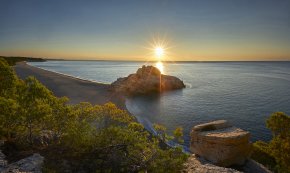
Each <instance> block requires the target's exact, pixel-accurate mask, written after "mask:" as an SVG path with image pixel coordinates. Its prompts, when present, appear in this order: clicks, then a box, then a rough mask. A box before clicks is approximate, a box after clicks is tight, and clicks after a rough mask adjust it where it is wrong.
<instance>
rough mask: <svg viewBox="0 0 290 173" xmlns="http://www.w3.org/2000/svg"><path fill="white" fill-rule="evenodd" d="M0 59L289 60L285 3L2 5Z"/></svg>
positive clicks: (5, 1)
mask: <svg viewBox="0 0 290 173" xmlns="http://www.w3.org/2000/svg"><path fill="white" fill-rule="evenodd" d="M0 2H1V5H0V25H1V27H0V40H1V42H0V55H7V56H9V55H10V56H34V57H49V58H67V59H122V60H125V59H126V60H127V59H128V60H146V59H148V58H151V56H152V55H151V54H150V51H151V50H149V49H147V48H150V43H152V42H153V40H158V39H159V40H165V42H166V43H167V45H166V47H168V48H169V49H167V50H166V51H167V57H166V58H167V59H168V60H175V61H178V60H193V61H195V60H200V61H204V60H209V61H210V60H290V1H289V0H188V1H186V0H181V1H177V0H175V1H173V0H172V1H170V0H168V1H163V0H152V1H151V0H147V1H138V0H132V1H126V0H116V1H110V0H106V1H98V0H91V1H89V0H78V1H76V0H0Z"/></svg>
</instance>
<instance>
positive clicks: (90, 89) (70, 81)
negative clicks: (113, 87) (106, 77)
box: [14, 62, 126, 109]
mask: <svg viewBox="0 0 290 173" xmlns="http://www.w3.org/2000/svg"><path fill="white" fill-rule="evenodd" d="M14 69H15V71H16V74H17V75H18V76H19V78H21V79H25V78H27V77H28V76H34V77H35V78H36V79H37V80H39V81H40V82H41V83H42V84H43V85H45V86H46V87H47V88H48V89H49V90H51V91H52V92H53V93H54V94H55V95H56V96H58V97H64V96H66V97H68V98H69V103H70V104H77V103H80V102H90V103H91V104H105V103H107V102H112V103H114V104H116V105H117V106H118V107H119V108H121V109H126V106H125V98H124V97H123V96H121V95H118V94H115V93H113V92H111V91H110V90H109V87H110V85H109V84H103V83H97V82H92V81H88V80H82V79H78V78H74V77H71V76H67V75H63V74H59V73H55V72H51V71H47V70H44V69H41V68H38V67H34V66H31V65H28V64H27V63H26V62H20V63H17V64H16V65H15V66H14Z"/></svg>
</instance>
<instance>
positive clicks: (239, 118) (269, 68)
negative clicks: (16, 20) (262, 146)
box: [30, 61, 290, 146]
mask: <svg viewBox="0 0 290 173" xmlns="http://www.w3.org/2000/svg"><path fill="white" fill-rule="evenodd" d="M30 64H31V65H34V66H36V67H41V68H44V69H47V70H51V71H56V72H60V73H64V74H68V75H71V76H75V77H79V78H83V79H88V80H92V81H98V82H103V83H111V82H113V81H115V80H116V79H117V78H118V77H123V76H127V75H128V74H130V73H134V72H135V71H136V70H137V68H138V67H140V66H141V65H143V64H145V63H144V62H117V61H113V62H112V61H111V62H110V61H47V62H31V63H30ZM163 67H164V73H165V74H169V75H174V76H177V77H179V78H181V79H182V80H183V81H184V82H185V83H186V85H187V87H186V89H183V90H179V91H172V92H167V93H164V94H161V95H152V96H146V97H136V98H131V99H128V100H127V101H126V105H127V108H128V110H129V111H130V112H131V113H132V114H134V115H135V116H136V117H137V119H138V120H139V121H140V122H141V123H143V124H144V126H145V127H146V128H147V129H149V130H150V129H152V124H153V123H160V124H163V125H165V126H166V127H167V129H168V131H169V132H171V131H173V130H174V129H175V128H176V127H178V126H182V127H183V128H184V133H185V145H186V146H188V145H189V141H190V138H189V133H190V129H191V128H192V127H193V126H194V125H196V124H199V123H204V122H208V121H213V120H218V119H226V120H229V121H230V122H231V123H232V124H234V125H235V126H237V127H240V128H242V129H245V130H248V131H250V132H251V134H252V137H251V140H252V141H256V140H265V141H268V140H270V139H271V133H270V131H269V130H268V129H267V128H266V126H265V120H266V118H267V117H268V116H269V115H270V114H271V113H273V112H276V111H282V112H285V113H287V114H290V62H218V63H209V62H207V63H199V62H196V63H193V62H191V63H163Z"/></svg>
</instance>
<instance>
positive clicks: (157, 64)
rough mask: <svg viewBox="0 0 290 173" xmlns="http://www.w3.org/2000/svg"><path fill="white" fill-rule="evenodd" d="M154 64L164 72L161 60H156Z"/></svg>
mask: <svg viewBox="0 0 290 173" xmlns="http://www.w3.org/2000/svg"><path fill="white" fill-rule="evenodd" d="M155 66H156V67H157V68H158V69H159V70H160V72H161V73H162V74H164V65H163V63H162V62H161V61H158V62H156V64H155Z"/></svg>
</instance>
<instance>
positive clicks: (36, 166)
mask: <svg viewBox="0 0 290 173" xmlns="http://www.w3.org/2000/svg"><path fill="white" fill-rule="evenodd" d="M43 161H44V158H43V157H42V156H41V155H40V154H38V153H36V154H33V155H32V156H30V157H27V158H24V159H21V160H19V161H17V162H15V163H11V164H9V165H5V166H4V167H2V170H1V173H20V172H21V173H41V172H42V171H41V167H42V164H43Z"/></svg>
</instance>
